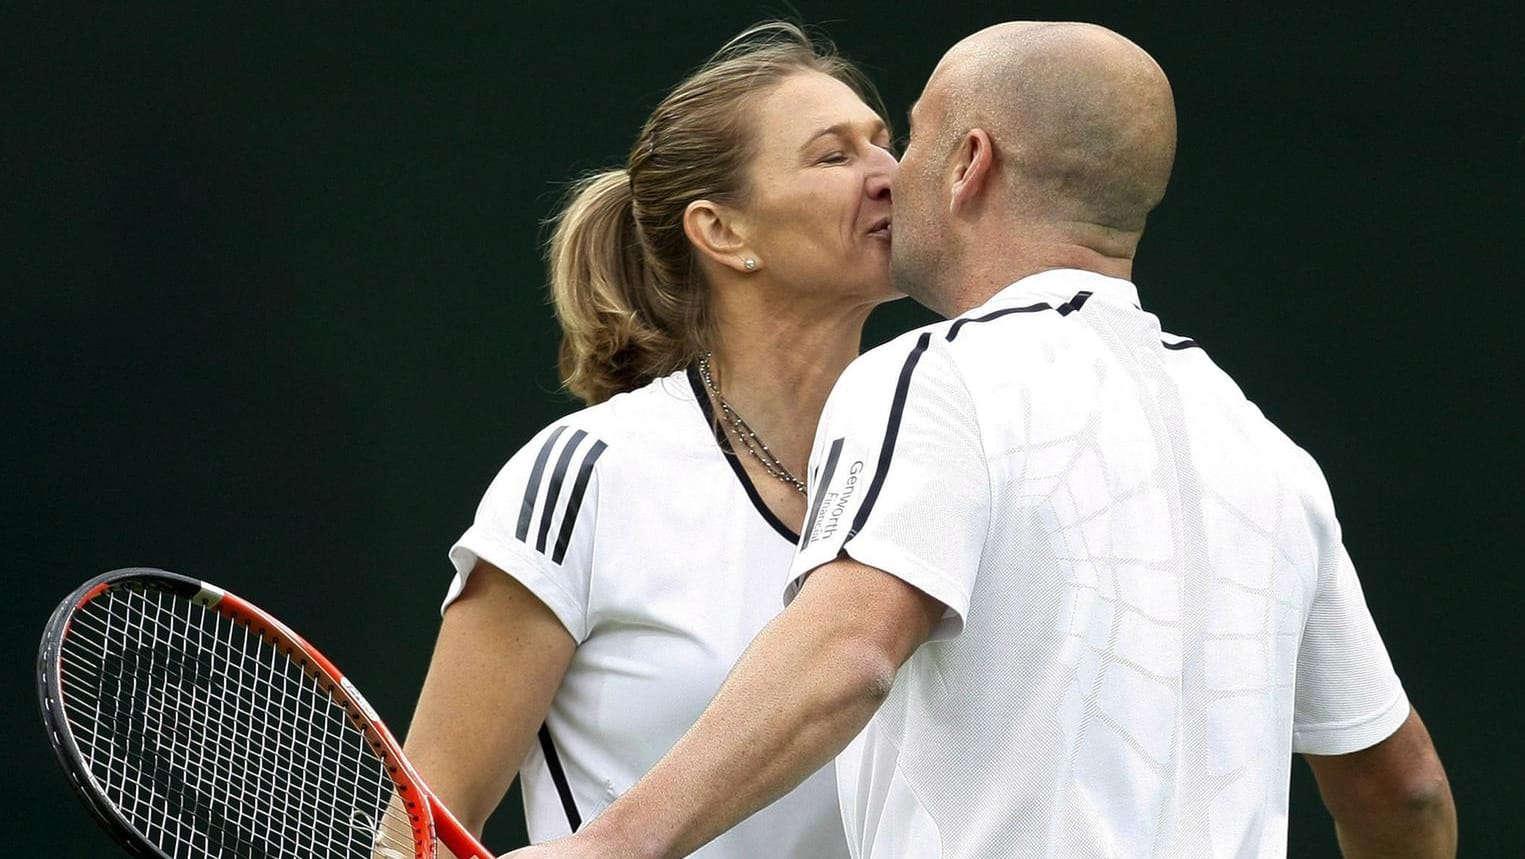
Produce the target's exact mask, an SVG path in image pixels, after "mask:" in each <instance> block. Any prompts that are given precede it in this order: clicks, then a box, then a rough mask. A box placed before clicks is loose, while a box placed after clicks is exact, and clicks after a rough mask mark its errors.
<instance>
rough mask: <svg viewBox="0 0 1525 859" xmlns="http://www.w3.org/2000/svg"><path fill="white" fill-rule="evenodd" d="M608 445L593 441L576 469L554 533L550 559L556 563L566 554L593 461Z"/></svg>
mask: <svg viewBox="0 0 1525 859" xmlns="http://www.w3.org/2000/svg"><path fill="white" fill-rule="evenodd" d="M608 447H609V445H607V444H604V443H603V442H601V441H595V442H593V446H592V447H591V448H589V449H588V455H587V456H584V457H583V459H582V466H581V467H580V468H578V469H577V481H576V482H575V483H573V484H572V497H571V498H569V499H567V512H566V513H564V514H562V517H561V532H560V533H558V534H557V535H556V549H555V551H553V552H552V553H551V560H552V561H555V562H556V563H558V564H559V563H561V559H562V558H565V557H566V556H567V545H568V544H570V543H571V542H572V529H573V528H575V527H577V512H578V510H580V509H581V508H582V495H583V493H584V492H586V491H587V490H588V480H589V479H590V478H591V477H592V476H593V463H595V462H598V458H599V457H600V456H603V455H604V451H605V450H606V449H608Z"/></svg>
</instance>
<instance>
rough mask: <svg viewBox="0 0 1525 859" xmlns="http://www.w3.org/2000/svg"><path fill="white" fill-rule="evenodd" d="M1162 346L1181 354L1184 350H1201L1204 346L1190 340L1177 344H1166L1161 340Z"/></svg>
mask: <svg viewBox="0 0 1525 859" xmlns="http://www.w3.org/2000/svg"><path fill="white" fill-rule="evenodd" d="M1160 345H1161V346H1164V347H1165V348H1166V349H1170V350H1173V351H1177V352H1179V351H1180V350H1182V349H1201V348H1202V344H1200V343H1198V342H1197V341H1195V340H1189V339H1188V340H1180V341H1177V342H1175V343H1166V342H1165V341H1164V340H1161V341H1160Z"/></svg>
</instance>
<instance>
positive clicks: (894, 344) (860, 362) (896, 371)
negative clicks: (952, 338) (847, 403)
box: [837, 320, 952, 390]
mask: <svg viewBox="0 0 1525 859" xmlns="http://www.w3.org/2000/svg"><path fill="white" fill-rule="evenodd" d="M951 324H952V321H951V320H944V321H942V322H934V323H932V324H931V325H923V326H922V327H920V328H913V329H911V330H910V331H907V332H905V333H904V334H901V335H900V336H898V337H895V338H894V339H892V340H890V341H888V342H886V343H883V344H881V345H879V346H875V347H874V348H872V349H870V350H868V351H867V352H864V353H863V354H862V355H859V356H858V357H857V358H856V359H855V360H854V361H853V362H852V363H851V364H849V365H848V366H847V369H846V370H845V371H843V373H842V377H841V379H839V380H838V381H837V388H838V390H841V389H843V388H854V387H858V386H865V385H867V386H874V387H881V386H882V385H883V384H884V383H888V384H889V385H890V386H891V387H892V388H893V387H894V385H895V384H897V383H898V382H899V380H900V378H901V377H902V376H905V375H907V374H909V373H910V372H911V371H912V369H913V368H914V367H915V366H916V365H917V364H918V363H919V362H920V361H921V360H922V359H923V357H924V356H925V354H926V353H927V352H928V350H931V349H935V348H938V347H939V345H940V344H942V343H944V342H946V338H947V333H948V327H949V325H951Z"/></svg>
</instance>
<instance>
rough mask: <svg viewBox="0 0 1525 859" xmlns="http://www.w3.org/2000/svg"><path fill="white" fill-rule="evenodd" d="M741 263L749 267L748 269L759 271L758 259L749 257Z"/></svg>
mask: <svg viewBox="0 0 1525 859" xmlns="http://www.w3.org/2000/svg"><path fill="white" fill-rule="evenodd" d="M741 264H742V265H744V266H746V267H747V271H757V260H755V259H752V258H751V257H747V258H746V259H745V260H743V261H742V263H741Z"/></svg>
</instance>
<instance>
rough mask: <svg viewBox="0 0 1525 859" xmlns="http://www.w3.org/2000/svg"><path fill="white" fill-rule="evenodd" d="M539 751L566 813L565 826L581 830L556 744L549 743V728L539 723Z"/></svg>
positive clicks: (580, 817) (570, 786) (569, 785)
mask: <svg viewBox="0 0 1525 859" xmlns="http://www.w3.org/2000/svg"><path fill="white" fill-rule="evenodd" d="M540 751H541V752H542V753H543V754H544V755H545V768H546V769H548V770H550V771H551V782H552V783H553V784H555V785H556V793H557V795H558V796H560V797H561V808H562V810H563V811H565V812H566V813H567V825H568V826H570V827H571V828H572V831H573V832H576V831H577V830H579V829H581V828H582V815H581V814H579V813H578V811H577V799H576V798H575V797H573V796H572V785H571V784H570V783H568V782H567V773H566V770H563V769H562V768H561V756H560V755H558V754H556V744H555V743H554V742H552V741H551V728H550V726H549V725H547V724H545V723H544V722H541V723H540Z"/></svg>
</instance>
